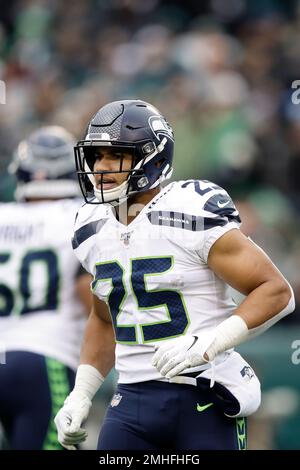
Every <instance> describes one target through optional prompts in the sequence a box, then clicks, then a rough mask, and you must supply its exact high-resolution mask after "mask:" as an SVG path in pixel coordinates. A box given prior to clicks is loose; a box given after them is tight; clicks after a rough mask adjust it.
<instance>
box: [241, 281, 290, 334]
mask: <svg viewBox="0 0 300 470" xmlns="http://www.w3.org/2000/svg"><path fill="white" fill-rule="evenodd" d="M292 297H293V292H292V290H291V288H290V287H289V284H288V283H286V282H285V281H284V280H281V279H276V280H270V281H267V282H264V283H263V284H261V285H260V286H258V287H257V288H256V289H254V290H253V291H252V292H251V293H250V294H249V295H248V296H247V297H246V298H245V300H244V301H243V302H242V303H241V304H240V305H239V307H238V308H237V309H236V310H235V312H234V313H235V314H236V315H239V316H240V317H241V318H242V319H243V320H244V321H245V323H246V325H247V327H248V329H249V330H251V329H252V328H256V327H259V326H260V325H262V324H264V323H265V322H267V321H268V320H270V319H272V318H274V319H275V317H276V316H277V315H278V314H280V313H281V312H283V311H284V310H285V308H286V307H287V306H288V305H289V303H293V302H291V300H293V299H292ZM293 309H294V308H293V306H292V305H291V306H290V308H289V309H288V311H286V312H285V314H286V315H287V314H288V313H290V312H291V311H292V310H293ZM283 316H284V315H283ZM281 318H282V317H281ZM278 320H280V318H278ZM278 320H277V321H278Z"/></svg>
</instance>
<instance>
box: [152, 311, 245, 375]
mask: <svg viewBox="0 0 300 470" xmlns="http://www.w3.org/2000/svg"><path fill="white" fill-rule="evenodd" d="M248 333H249V330H248V327H247V324H246V322H245V321H244V320H243V319H242V318H241V317H240V316H239V315H232V316H231V317H229V318H227V319H226V320H224V321H223V322H221V323H220V324H219V325H218V326H217V327H216V328H214V329H213V330H210V331H203V332H201V334H199V335H198V336H191V335H185V336H181V337H179V338H174V339H172V340H170V341H167V342H166V343H165V344H163V345H162V346H160V347H159V348H158V350H157V351H156V353H155V354H154V356H153V360H152V365H153V366H155V367H156V368H157V369H158V371H159V372H160V373H161V375H163V376H165V377H167V378H168V379H171V378H172V377H175V376H176V375H178V374H180V372H182V371H183V370H184V369H187V368H188V367H196V366H201V365H203V364H205V363H206V362H209V361H213V360H214V358H215V357H216V356H217V355H218V354H220V353H222V352H224V351H226V350H227V349H230V348H233V347H234V346H237V345H238V344H240V343H242V342H243V341H245V340H246V339H247V337H248ZM204 355H205V357H207V359H205V357H204Z"/></svg>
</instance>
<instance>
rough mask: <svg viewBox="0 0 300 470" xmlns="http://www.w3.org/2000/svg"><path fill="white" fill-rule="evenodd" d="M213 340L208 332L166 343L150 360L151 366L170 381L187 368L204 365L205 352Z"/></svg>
mask: <svg viewBox="0 0 300 470" xmlns="http://www.w3.org/2000/svg"><path fill="white" fill-rule="evenodd" d="M213 340H214V334H212V333H210V332H208V333H205V334H202V335H201V336H191V335H185V336H182V337H180V338H176V339H172V340H170V341H167V342H166V343H164V344H163V345H162V346H159V347H158V349H157V351H156V352H155V354H154V356H153V360H152V365H153V366H154V367H156V368H157V370H158V371H159V372H160V373H161V375H163V376H164V377H166V378H168V379H170V378H172V377H175V376H176V375H178V374H180V372H182V371H183V370H185V369H187V368H189V367H196V366H200V365H202V364H205V363H206V362H208V361H207V359H206V358H205V351H206V350H207V348H208V347H209V346H210V345H211V343H212V342H213Z"/></svg>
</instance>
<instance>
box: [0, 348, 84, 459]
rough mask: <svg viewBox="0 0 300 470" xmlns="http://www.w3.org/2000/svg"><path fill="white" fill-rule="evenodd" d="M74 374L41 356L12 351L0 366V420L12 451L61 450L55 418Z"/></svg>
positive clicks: (71, 383) (59, 364) (56, 362)
mask: <svg viewBox="0 0 300 470" xmlns="http://www.w3.org/2000/svg"><path fill="white" fill-rule="evenodd" d="M74 380H75V373H74V372H73V371H72V370H71V369H69V368H67V367H66V366H65V365H63V364H62V363H61V362H58V361H56V360H55V359H51V358H48V357H45V356H41V355H39V354H35V353H31V352H24V351H11V352H7V353H6V364H1V365H0V420H1V423H2V425H3V427H4V430H5V434H6V438H7V440H8V446H9V448H10V449H20V450H21V449H23V450H30V449H31V450H38V449H48V450H51V449H53V450H55V449H57V450H59V449H62V447H61V446H60V444H59V443H58V442H57V433H56V428H55V424H54V422H53V418H54V416H55V415H56V413H57V412H58V410H59V409H60V408H61V407H62V405H63V402H64V400H65V398H66V396H67V395H68V394H69V392H70V390H71V389H72V388H73V385H74Z"/></svg>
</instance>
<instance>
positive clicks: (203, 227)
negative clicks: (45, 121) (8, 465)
mask: <svg viewBox="0 0 300 470" xmlns="http://www.w3.org/2000/svg"><path fill="white" fill-rule="evenodd" d="M173 143H174V139H173V132H172V129H171V127H170V125H169V124H168V122H167V121H166V120H165V118H164V117H163V116H162V114H161V113H160V112H159V111H158V110H157V109H156V108H154V107H153V106H152V105H150V104H148V103H145V102H143V101H139V100H124V101H116V102H112V103H109V104H107V105H106V106H104V107H102V108H101V109H100V110H99V111H98V112H97V113H96V114H95V116H94V117H93V118H92V119H91V121H90V123H89V125H88V130H87V135H86V137H85V139H84V140H83V141H80V142H78V144H77V146H76V148H75V157H76V164H77V171H78V177H79V182H80V186H81V189H82V192H83V195H84V198H85V201H86V204H85V205H83V207H82V208H81V209H80V210H79V212H78V215H77V219H76V223H75V231H74V237H73V248H74V250H75V253H76V255H77V257H78V259H79V260H80V262H81V263H82V265H83V266H84V268H85V269H86V270H87V271H88V272H90V273H91V274H92V276H93V279H94V280H93V282H92V290H93V294H94V295H93V307H92V312H91V315H90V317H89V320H88V323H87V327H86V331H85V337H84V341H83V346H82V351H81V359H80V365H79V367H78V370H77V375H76V382H75V387H74V389H73V391H72V392H71V394H70V395H69V396H68V397H67V399H66V401H65V404H64V406H63V408H62V409H61V410H60V411H59V412H58V414H57V416H56V418H55V423H56V426H57V429H58V439H59V441H60V442H61V444H62V445H64V446H65V447H66V448H67V449H75V445H76V444H78V443H79V442H82V441H83V440H85V438H86V431H85V429H84V427H83V425H82V423H83V422H84V420H85V419H86V417H87V416H88V413H89V410H90V407H91V400H92V399H93V397H94V395H95V393H96V392H97V390H98V389H99V387H100V386H101V384H102V383H103V381H104V378H105V376H106V375H107V374H108V372H109V371H110V369H111V368H112V367H113V365H114V364H115V367H116V369H117V371H118V374H119V380H118V389H117V392H116V395H115V396H114V398H113V400H112V402H111V406H110V407H109V409H108V411H107V414H106V417H105V420H104V423H103V426H102V428H101V431H100V435H99V440H98V449H101V450H112V449H122V450H126V449H130V450H131V449H138V450H162V449H166V448H167V449H181V450H184V449H197V450H201V449H244V448H246V424H245V417H246V416H249V415H251V414H252V413H254V412H255V411H256V409H257V408H258V407H259V404H260V383H259V380H258V378H257V377H256V375H255V373H254V371H253V369H252V368H251V367H250V366H249V364H247V363H246V362H245V360H244V359H243V358H242V357H241V356H240V355H239V354H238V353H237V352H235V351H234V347H235V346H236V345H238V344H240V343H242V342H243V341H246V340H248V339H250V338H251V337H253V336H254V335H256V334H259V333H262V332H263V331H264V330H266V329H267V328H269V327H270V326H271V325H272V324H274V323H275V322H277V321H278V320H280V318H282V317H284V316H285V315H287V314H288V313H290V312H292V311H293V309H294V296H293V292H292V290H291V288H290V286H289V284H288V282H287V281H286V280H285V279H284V277H283V276H282V275H281V273H280V272H279V271H278V270H277V268H276V267H275V266H274V265H273V263H272V262H271V261H270V259H269V258H268V257H267V256H266V254H265V253H264V252H263V251H262V250H261V249H260V248H258V247H257V246H256V245H255V244H254V243H253V242H252V241H251V240H249V239H247V238H246V237H245V236H244V235H243V234H242V232H241V231H240V230H239V226H240V217H239V214H238V211H237V210H236V208H235V206H234V204H233V202H232V200H231V198H230V196H229V195H228V193H227V192H226V191H225V190H224V189H222V188H220V187H219V186H217V185H215V184H213V183H211V182H209V181H199V180H188V181H178V182H172V183H170V184H169V185H167V186H164V187H161V183H162V182H163V181H164V180H165V179H167V178H168V177H169V176H170V175H171V171H172V158H173ZM183 158H184V156H183ZM229 285H230V286H232V287H234V288H235V289H237V290H239V291H240V292H242V293H243V294H244V295H245V300H244V301H243V302H242V303H241V304H240V305H239V306H237V305H235V303H234V302H233V301H232V299H231V296H230V293H229V287H228V286H229ZM115 344H116V347H115Z"/></svg>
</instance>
